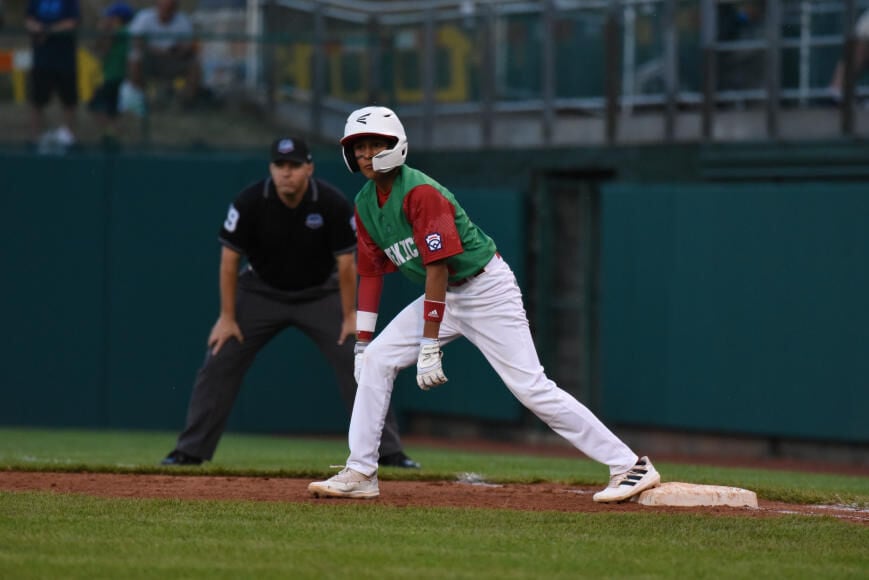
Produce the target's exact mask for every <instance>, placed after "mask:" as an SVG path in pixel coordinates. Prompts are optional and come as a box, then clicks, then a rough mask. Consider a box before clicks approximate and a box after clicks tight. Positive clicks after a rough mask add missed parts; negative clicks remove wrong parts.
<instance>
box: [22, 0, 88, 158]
mask: <svg viewBox="0 0 869 580" xmlns="http://www.w3.org/2000/svg"><path fill="white" fill-rule="evenodd" d="M80 20H81V13H80V10H79V4H78V0H28V2H27V13H26V17H25V27H26V29H27V32H29V33H30V40H31V46H32V51H33V63H32V67H31V69H30V93H29V96H30V103H31V105H32V109H31V111H32V113H31V130H32V134H33V138H34V140H37V139H39V138H40V136H42V138H46V137H49V135H47V134H46V135H43V129H44V125H45V117H44V112H45V107H46V105H48V103H49V101H50V100H51V97H52V95H53V94H54V93H57V95H58V97H59V98H60V102H61V104H62V105H63V113H64V122H65V125H63V126H61V127H60V128H59V129H58V130H57V131H56V132H55V133H54V135H52V137H53V138H54V139H56V140H57V141H58V142H60V143H61V144H62V145H71V144H72V143H73V142H74V141H75V129H76V108H77V106H78V87H77V86H76V80H77V69H76V50H77V40H76V31H77V29H78V26H79V22H80Z"/></svg>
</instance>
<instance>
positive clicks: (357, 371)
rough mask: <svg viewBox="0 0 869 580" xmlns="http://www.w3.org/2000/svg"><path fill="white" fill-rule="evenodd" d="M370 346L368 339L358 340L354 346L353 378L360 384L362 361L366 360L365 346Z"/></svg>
mask: <svg viewBox="0 0 869 580" xmlns="http://www.w3.org/2000/svg"><path fill="white" fill-rule="evenodd" d="M366 346H368V341H367V340H357V341H356V345H355V346H354V347H353V354H354V357H353V378H354V379H356V384H357V385H358V384H359V377H360V376H361V375H362V363H363V362H364V361H365V347H366Z"/></svg>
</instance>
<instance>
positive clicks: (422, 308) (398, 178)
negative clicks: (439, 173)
mask: <svg viewBox="0 0 869 580" xmlns="http://www.w3.org/2000/svg"><path fill="white" fill-rule="evenodd" d="M341 146H342V151H343V155H344V161H345V162H346V164H347V167H348V168H349V169H350V171H352V172H361V173H362V175H364V176H365V177H367V178H368V180H369V181H368V182H367V183H366V184H365V185H364V186H363V187H362V190H361V191H360V192H359V193H358V194H357V196H356V225H357V241H358V255H359V256H358V269H359V276H360V279H359V288H358V297H357V313H356V346H355V352H356V364H355V373H356V380H357V381H358V383H359V387H358V391H357V394H356V402H355V404H354V406H353V413H352V417H351V419H350V433H349V443H350V456H349V458H348V459H347V464H346V467H345V468H344V469H343V470H342V471H341V472H340V473H338V474H337V475H335V476H333V477H332V478H330V479H328V480H326V481H317V482H313V483H311V484H310V485H309V486H308V490H309V491H310V492H311V493H312V494H313V495H315V496H318V497H320V496H334V497H350V498H372V497H377V496H378V495H379V494H380V490H379V487H378V483H377V445H378V442H379V441H380V438H381V425H383V421H384V418H385V417H386V414H387V409H388V408H389V401H390V397H391V395H392V388H393V381H394V380H395V377H396V375H397V374H398V371H399V370H401V369H403V368H406V367H409V366H411V365H412V364H414V363H416V380H417V384H418V385H419V387H420V388H421V389H423V390H428V389H430V388H432V387H436V386H438V385H442V384H444V383H445V382H446V381H447V377H446V374H445V370H444V367H443V366H442V358H443V353H442V352H441V346H442V345H444V344H447V343H449V342H451V341H453V340H455V339H456V338H458V337H460V336H464V337H466V338H467V339H468V340H470V341H471V342H472V343H473V344H474V345H475V346H476V347H477V348H479V349H480V351H481V352H482V353H483V355H485V357H486V359H487V360H488V361H489V363H490V364H491V365H492V367H493V368H494V369H495V370H496V371H497V373H498V375H499V376H500V377H501V379H502V380H503V381H504V383H505V384H506V385H507V388H508V389H510V392H511V393H513V395H514V396H515V397H516V398H517V399H518V400H519V401H520V402H521V403H522V404H523V405H525V406H526V407H528V408H529V409H531V411H533V412H534V414H536V415H537V416H538V417H540V419H542V420H543V421H544V422H545V423H546V424H547V425H549V427H551V428H552V429H553V430H554V431H555V432H556V433H558V434H559V435H561V436H562V437H564V438H565V439H567V440H568V441H569V442H570V443H572V444H573V445H574V446H575V447H576V448H577V449H579V450H580V451H582V452H583V453H584V454H586V455H587V456H588V457H591V458H592V459H595V460H596V461H599V462H600V463H603V464H605V465H607V466H608V467H609V470H610V476H611V479H610V483H609V485H608V486H607V487H606V489H604V490H602V491H600V492H598V493H596V494H595V495H594V500H595V501H598V502H617V501H623V500H626V499H628V498H630V497H632V496H634V495H637V494H638V493H640V492H641V491H643V490H645V489H649V488H651V487H654V486H656V485H658V484H659V483H660V481H661V478H660V476H659V475H658V472H657V471H656V470H655V468H654V466H653V465H652V463H651V461H649V459H648V458H647V457H642V458H640V457H638V456H637V455H636V454H635V453H634V452H633V451H632V450H631V449H630V448H629V447H628V446H627V445H625V444H624V443H623V442H622V441H621V440H619V439H618V438H617V437H616V436H615V435H614V434H613V433H612V432H611V431H610V430H609V429H608V428H607V427H606V426H604V424H603V423H601V421H600V420H598V419H597V417H595V416H594V415H593V414H592V413H591V411H589V410H588V409H587V408H586V407H585V406H583V405H582V404H581V403H579V402H578V401H577V400H576V399H575V398H573V397H572V396H571V395H569V394H568V393H566V392H564V391H563V390H561V389H560V388H558V387H557V386H556V385H555V383H554V382H553V381H552V380H550V379H549V378H547V377H546V375H545V374H544V372H543V367H542V366H541V365H540V361H539V359H538V356H537V351H536V349H535V346H534V342H533V341H532V338H531V332H530V329H529V325H528V320H527V318H526V315H525V310H524V307H523V304H522V295H521V292H520V290H519V286H518V284H517V282H516V278H515V276H514V275H513V272H512V271H511V270H510V267H509V266H508V265H507V263H506V262H505V261H504V259H503V258H502V257H501V256H500V255H499V254H498V252H497V248H496V247H495V242H493V241H492V239H491V238H490V237H489V236H487V235H486V234H485V233H484V232H483V231H482V230H481V229H480V228H479V227H477V226H476V225H475V224H474V223H473V222H472V221H471V220H470V219H469V218H468V216H467V214H466V213H465V211H464V210H463V209H462V206H461V205H459V203H458V201H457V200H456V198H455V197H454V196H453V194H452V193H450V191H449V190H448V189H447V188H445V187H444V186H443V185H441V184H440V183H438V182H437V181H435V180H434V179H432V178H431V177H429V176H427V175H426V174H424V173H422V172H420V171H418V170H416V169H413V168H411V167H409V166H407V165H405V159H406V157H407V148H408V143H407V137H406V135H405V132H404V127H403V126H402V124H401V121H400V120H399V118H398V117H397V116H396V114H395V113H394V112H393V111H391V110H390V109H388V108H385V107H365V108H362V109H359V110H357V111H354V112H353V113H351V114H350V116H349V118H348V119H347V123H346V126H345V128H344V137H343V139H341ZM395 271H400V272H402V273H403V274H405V275H406V276H407V277H409V278H410V279H412V280H414V281H415V282H418V283H419V284H421V285H423V286H424V287H425V293H424V294H423V295H422V296H420V297H419V298H417V299H416V300H415V301H413V302H412V303H411V304H409V305H408V306H407V307H406V308H404V310H402V311H401V312H400V313H399V314H398V315H396V317H395V318H393V319H392V321H390V322H389V324H387V325H386V327H385V328H384V329H383V330H382V331H381V332H380V333H379V334H378V335H377V336H375V328H376V323H377V312H378V308H379V303H380V296H381V291H382V288H383V276H384V275H385V274H389V273H391V272H395Z"/></svg>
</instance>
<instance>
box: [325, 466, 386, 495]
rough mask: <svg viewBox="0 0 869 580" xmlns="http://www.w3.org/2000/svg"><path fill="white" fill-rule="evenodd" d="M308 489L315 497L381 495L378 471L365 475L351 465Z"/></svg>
mask: <svg viewBox="0 0 869 580" xmlns="http://www.w3.org/2000/svg"><path fill="white" fill-rule="evenodd" d="M308 491H309V492H311V493H312V494H313V495H314V497H349V498H355V499H371V498H375V497H377V496H378V495H380V487H379V486H378V485H377V474H376V473H374V474H373V475H365V474H364V473H359V472H358V471H356V470H355V469H350V468H349V467H345V468H344V469H342V470H341V471H340V472H339V473H338V475H333V476H332V477H330V478H329V479H327V480H326V481H315V482H313V483H311V484H309V485H308Z"/></svg>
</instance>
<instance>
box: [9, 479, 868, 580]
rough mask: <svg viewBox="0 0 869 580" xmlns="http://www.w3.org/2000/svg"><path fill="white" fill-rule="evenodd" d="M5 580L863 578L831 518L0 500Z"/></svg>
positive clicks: (859, 555)
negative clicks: (181, 579) (120, 579)
mask: <svg viewBox="0 0 869 580" xmlns="http://www.w3.org/2000/svg"><path fill="white" fill-rule="evenodd" d="M0 513H3V514H4V517H3V518H0V569H2V570H3V577H4V578H158V577H159V578H204V577H207V578H341V577H350V578H354V579H359V578H378V579H379V578H473V579H478V578H498V579H510V578H580V577H582V578H624V577H644V578H746V577H761V578H764V577H765V578H865V577H866V571H867V570H869V554H867V551H866V549H865V548H866V546H867V545H869V527H867V526H861V525H855V524H849V523H842V522H838V521H835V520H833V519H830V518H810V517H798V516H785V517H778V518H760V519H754V518H745V517H735V518H727V517H711V518H706V517H700V516H696V515H660V514H639V515H636V514H633V515H628V514H614V515H607V514H573V513H553V512H517V511H501V510H491V511H490V510H458V509H448V508H443V509H416V508H404V509H395V508H388V507H383V506H377V505H373V504H370V503H368V502H326V503H323V504H295V503H279V504H269V503H262V502H214V501H209V502H205V501H188V502H182V501H176V500H117V499H99V498H92V497H82V496H57V495H52V494H44V493H19V494H11V493H0Z"/></svg>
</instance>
